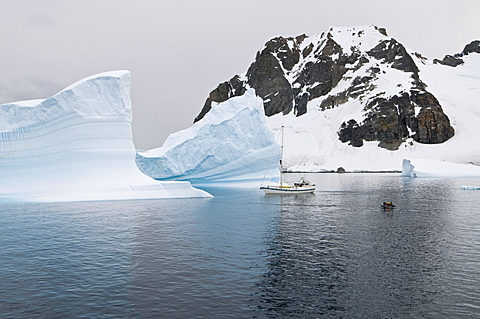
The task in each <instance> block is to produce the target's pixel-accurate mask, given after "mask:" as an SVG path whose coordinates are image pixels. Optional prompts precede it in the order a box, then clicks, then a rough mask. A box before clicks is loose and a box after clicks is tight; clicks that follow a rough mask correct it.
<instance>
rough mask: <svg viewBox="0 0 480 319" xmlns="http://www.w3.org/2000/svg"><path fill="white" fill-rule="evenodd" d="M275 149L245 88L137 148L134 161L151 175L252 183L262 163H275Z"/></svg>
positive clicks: (252, 95) (267, 165)
mask: <svg viewBox="0 0 480 319" xmlns="http://www.w3.org/2000/svg"><path fill="white" fill-rule="evenodd" d="M279 154H280V153H279V147H278V145H277V144H276V143H275V136H274V134H272V132H271V131H270V129H269V127H268V126H267V124H266V123H265V115H264V111H263V104H262V100H261V99H260V98H258V97H256V96H255V92H254V91H253V90H248V91H247V92H246V93H245V94H244V95H243V96H240V97H237V98H232V99H230V100H228V101H226V102H224V103H220V104H219V105H217V107H214V108H213V109H212V110H211V111H210V112H209V113H208V114H207V115H206V116H205V117H204V118H203V119H202V120H201V121H199V122H197V123H195V124H193V126H192V127H190V128H188V129H186V130H182V131H179V132H176V133H174V134H171V135H170V136H169V137H168V138H167V140H166V141H165V143H164V145H163V146H162V147H161V148H157V149H153V150H150V151H139V152H138V155H137V165H138V167H139V168H140V170H141V171H143V172H144V173H145V174H147V175H149V176H151V177H153V178H156V179H171V180H189V181H192V182H197V183H203V182H216V183H220V182H222V183H234V182H235V183H240V182H241V183H252V182H253V183H258V182H259V181H261V179H262V178H263V176H264V175H265V171H266V170H267V169H269V168H270V169H271V168H272V167H274V168H276V167H277V166H278V159H279Z"/></svg>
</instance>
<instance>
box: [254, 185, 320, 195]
mask: <svg viewBox="0 0 480 319" xmlns="http://www.w3.org/2000/svg"><path fill="white" fill-rule="evenodd" d="M260 189H261V190H263V191H264V192H265V194H306V193H313V192H314V191H315V186H311V187H280V186H262V187H260Z"/></svg>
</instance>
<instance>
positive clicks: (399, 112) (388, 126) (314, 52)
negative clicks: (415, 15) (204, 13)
mask: <svg viewBox="0 0 480 319" xmlns="http://www.w3.org/2000/svg"><path fill="white" fill-rule="evenodd" d="M477 48H478V45H477V46H475V45H471V46H470V47H469V48H468V51H469V52H470V51H472V52H475V50H477ZM248 88H253V89H255V92H256V94H257V95H258V96H259V97H261V98H262V99H263V103H264V109H265V115H266V116H272V115H275V114H279V113H282V114H288V113H290V112H293V113H294V114H295V115H296V116H302V115H303V114H305V113H307V112H309V110H327V109H332V108H337V107H341V106H342V105H343V104H345V103H348V102H349V101H351V100H357V101H359V102H361V104H362V105H363V110H362V113H363V119H362V120H361V121H358V119H357V120H356V119H352V118H348V117H347V118H345V121H344V122H343V124H342V125H341V126H340V127H339V128H338V136H339V140H340V141H342V142H344V143H349V144H350V145H351V146H353V147H361V146H362V145H363V142H364V141H378V142H379V146H380V147H383V148H386V149H389V150H395V149H397V148H398V147H399V146H400V145H401V144H402V143H404V142H405V141H407V140H408V139H411V140H413V141H416V142H418V143H427V144H433V143H442V142H444V141H446V140H448V139H449V138H451V137H452V136H453V134H454V131H453V128H452V127H451V126H450V122H449V119H448V117H447V116H446V115H445V114H444V113H443V111H442V108H441V106H440V104H439V103H438V100H437V99H436V98H435V97H434V96H433V95H432V94H430V93H429V92H427V91H426V85H425V84H424V83H423V82H422V81H421V79H420V76H419V70H418V67H417V66H416V64H415V61H414V59H413V58H412V55H411V54H409V53H408V51H407V50H406V48H405V47H404V46H403V45H402V44H401V43H399V42H398V41H396V40H395V39H394V38H391V37H389V36H388V35H387V31H386V30H385V29H384V28H378V27H375V26H370V27H361V28H358V27H352V28H339V27H332V28H330V29H329V30H328V31H326V32H324V33H322V34H321V35H315V36H312V37H308V36H306V35H300V36H297V37H295V38H293V37H291V38H284V37H276V38H273V39H271V40H269V41H268V42H267V43H266V44H265V45H264V46H263V48H262V49H261V50H260V51H259V52H258V53H257V55H256V58H255V61H254V62H253V63H252V64H251V65H250V67H249V68H248V70H247V72H246V73H245V74H244V75H243V76H235V77H233V78H232V79H230V80H229V81H227V82H224V83H221V84H220V85H219V86H218V87H217V88H216V89H215V90H213V91H212V92H211V93H210V95H209V97H208V98H207V100H206V102H205V105H204V107H203V109H202V111H201V112H200V114H199V115H198V116H197V118H196V119H195V121H198V120H200V119H201V118H202V117H203V116H204V115H205V114H206V113H207V112H208V110H210V108H211V107H212V103H214V102H217V103H218V102H223V101H225V100H227V99H229V98H231V97H233V96H240V95H242V94H244V92H245V91H246V90H247V89H248Z"/></svg>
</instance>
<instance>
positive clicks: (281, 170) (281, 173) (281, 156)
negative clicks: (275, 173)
mask: <svg viewBox="0 0 480 319" xmlns="http://www.w3.org/2000/svg"><path fill="white" fill-rule="evenodd" d="M283 130H284V126H283V125H282V144H281V148H280V150H281V152H280V185H283V134H284V133H283Z"/></svg>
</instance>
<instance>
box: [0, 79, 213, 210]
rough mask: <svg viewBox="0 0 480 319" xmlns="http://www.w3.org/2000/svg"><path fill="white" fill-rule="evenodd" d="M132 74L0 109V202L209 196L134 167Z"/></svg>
mask: <svg viewBox="0 0 480 319" xmlns="http://www.w3.org/2000/svg"><path fill="white" fill-rule="evenodd" d="M131 122H132V109H131V100H130V72H128V71H123V70H122V71H113V72H107V73H102V74H98V75H94V76H91V77H88V78H85V79H83V80H80V81H78V82H76V83H74V84H72V85H70V86H69V87H67V88H65V89H64V90H62V91H60V92H59V93H57V94H55V95H53V96H52V97H50V98H48V99H45V100H32V101H23V102H16V103H8V104H3V105H0V201H2V202H4V201H34V202H57V201H91V200H132V199H156V198H187V197H211V195H210V194H208V193H206V192H204V191H202V190H199V189H196V188H193V187H192V186H191V184H190V183H189V182H183V181H178V182H173V181H166V182H160V181H156V180H154V179H152V178H150V177H148V176H146V175H145V174H143V173H142V172H140V170H139V169H138V168H137V166H136V164H135V156H136V151H135V147H134V145H133V139H132V127H131Z"/></svg>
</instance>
